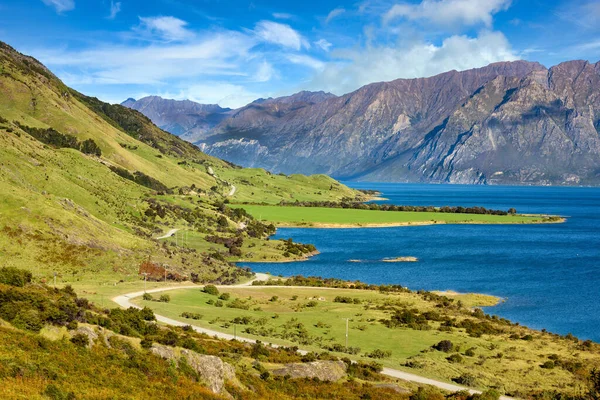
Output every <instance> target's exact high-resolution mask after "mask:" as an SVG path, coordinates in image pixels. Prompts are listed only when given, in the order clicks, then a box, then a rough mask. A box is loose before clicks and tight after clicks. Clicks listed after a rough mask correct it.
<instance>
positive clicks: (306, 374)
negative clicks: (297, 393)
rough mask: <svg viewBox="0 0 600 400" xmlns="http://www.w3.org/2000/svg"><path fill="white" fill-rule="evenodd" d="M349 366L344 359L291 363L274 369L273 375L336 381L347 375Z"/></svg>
mask: <svg viewBox="0 0 600 400" xmlns="http://www.w3.org/2000/svg"><path fill="white" fill-rule="evenodd" d="M347 369H348V366H347V365H346V363H344V362H343V361H314V362H309V363H291V364H286V365H285V366H284V367H283V368H279V369H276V370H274V371H273V375H279V376H286V375H287V376H290V377H291V378H292V379H296V378H317V379H319V380H321V381H327V382H335V381H338V380H340V379H342V378H343V377H345V376H346V370H347Z"/></svg>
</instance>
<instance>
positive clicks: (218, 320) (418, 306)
mask: <svg viewBox="0 0 600 400" xmlns="http://www.w3.org/2000/svg"><path fill="white" fill-rule="evenodd" d="M257 283H258V282H257ZM273 283H274V284H276V285H283V284H284V282H282V281H274V282H273ZM298 283H299V282H295V281H292V282H291V285H294V284H298ZM313 284H318V282H317V281H314V282H313ZM320 284H322V282H321V283H320ZM373 289H376V288H373ZM373 289H371V290H357V289H349V288H346V289H344V288H327V287H325V288H324V287H292V286H290V287H262V286H250V287H243V288H240V287H238V288H220V290H221V292H222V293H228V294H229V296H222V293H221V294H220V295H221V296H222V298H221V299H219V297H218V296H216V295H211V294H208V293H205V292H202V291H201V290H199V289H185V290H178V291H170V292H169V295H170V298H171V300H170V302H169V303H157V302H153V301H147V300H143V299H142V298H141V297H140V298H137V299H136V303H137V304H138V305H140V306H143V307H150V308H152V309H153V310H154V311H155V312H156V313H157V314H160V315H166V316H168V317H170V318H174V319H178V320H180V321H183V322H187V323H191V324H194V325H197V326H202V327H205V328H208V329H215V330H220V331H223V332H226V333H229V334H232V333H233V332H234V326H235V329H236V330H237V334H238V335H240V336H244V337H249V338H252V339H258V340H263V341H270V342H275V343H278V344H281V345H285V346H293V345H296V346H299V347H300V348H302V349H308V350H312V351H316V352H320V351H323V350H332V351H333V352H334V354H336V355H337V356H340V357H343V356H344V355H346V356H347V355H348V353H349V354H351V355H352V356H351V357H354V358H358V359H362V360H364V361H367V362H368V361H373V360H376V361H377V362H380V363H382V364H383V365H384V366H386V367H390V368H396V369H403V370H406V371H407V372H412V373H416V374H419V375H424V376H428V377H431V378H434V379H438V380H442V381H447V382H455V383H461V384H463V385H467V386H470V387H475V388H480V389H484V390H485V389H490V388H495V389H498V390H500V392H501V393H505V394H507V395H509V396H513V397H517V398H531V397H532V396H534V394H536V393H540V392H544V391H545V392H547V393H551V392H553V391H556V392H561V393H563V394H568V395H577V394H579V393H581V392H582V391H583V390H584V389H585V388H586V386H587V380H586V376H587V375H588V373H589V371H591V370H592V369H593V368H599V367H600V347H599V346H598V345H596V344H593V343H591V342H583V341H579V340H577V339H575V338H572V337H560V336H558V335H552V334H550V333H544V332H537V331H533V330H530V329H528V328H526V327H522V326H519V325H515V324H511V323H510V322H509V321H506V320H503V319H499V318H496V317H489V316H486V315H485V314H484V313H483V312H482V311H481V310H479V309H476V308H475V307H478V306H480V305H482V304H489V302H490V300H492V301H494V299H493V298H492V299H489V298H485V297H481V296H480V297H479V298H478V297H474V296H472V295H454V296H453V298H452V299H450V298H448V297H445V296H439V295H435V294H433V293H415V292H410V291H407V290H405V289H401V290H398V291H394V290H391V291H384V290H373ZM496 300H497V299H496ZM217 302H220V303H222V304H221V305H220V306H218V304H217ZM185 313H187V314H185ZM186 315H187V316H189V315H194V316H199V319H190V318H185V316H186ZM346 318H349V319H350V320H349V336H348V347H346V342H345V340H346V339H345V324H346V321H345V320H346ZM442 341H449V343H450V345H449V346H447V347H445V348H443V349H437V348H436V346H437V345H438V344H439V343H440V342H442Z"/></svg>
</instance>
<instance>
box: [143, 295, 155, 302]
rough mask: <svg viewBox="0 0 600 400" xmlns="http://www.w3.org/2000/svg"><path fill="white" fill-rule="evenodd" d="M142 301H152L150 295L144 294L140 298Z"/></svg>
mask: <svg viewBox="0 0 600 400" xmlns="http://www.w3.org/2000/svg"><path fill="white" fill-rule="evenodd" d="M142 299H144V300H146V301H152V299H153V297H152V295H151V294H150V293H144V295H143V296H142Z"/></svg>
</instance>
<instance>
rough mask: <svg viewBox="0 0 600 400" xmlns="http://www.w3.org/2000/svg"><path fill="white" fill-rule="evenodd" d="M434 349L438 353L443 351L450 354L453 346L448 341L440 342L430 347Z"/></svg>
mask: <svg viewBox="0 0 600 400" xmlns="http://www.w3.org/2000/svg"><path fill="white" fill-rule="evenodd" d="M432 347H433V348H434V349H436V350H438V351H443V352H444V353H450V352H451V351H452V349H454V344H453V343H452V342H451V341H449V340H442V341H441V342H439V343H438V344H435V345H433V346H432Z"/></svg>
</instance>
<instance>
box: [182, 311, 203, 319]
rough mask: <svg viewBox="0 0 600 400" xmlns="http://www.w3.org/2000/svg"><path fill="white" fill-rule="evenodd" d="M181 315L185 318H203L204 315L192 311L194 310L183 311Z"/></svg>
mask: <svg viewBox="0 0 600 400" xmlns="http://www.w3.org/2000/svg"><path fill="white" fill-rule="evenodd" d="M181 316H182V317H183V318H190V319H202V317H203V315H202V314H198V313H192V312H187V311H186V312H183V313H181Z"/></svg>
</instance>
